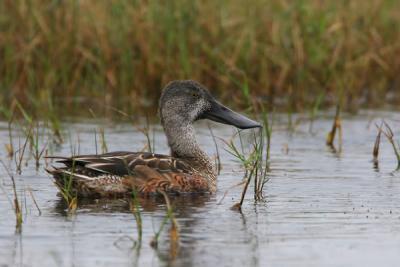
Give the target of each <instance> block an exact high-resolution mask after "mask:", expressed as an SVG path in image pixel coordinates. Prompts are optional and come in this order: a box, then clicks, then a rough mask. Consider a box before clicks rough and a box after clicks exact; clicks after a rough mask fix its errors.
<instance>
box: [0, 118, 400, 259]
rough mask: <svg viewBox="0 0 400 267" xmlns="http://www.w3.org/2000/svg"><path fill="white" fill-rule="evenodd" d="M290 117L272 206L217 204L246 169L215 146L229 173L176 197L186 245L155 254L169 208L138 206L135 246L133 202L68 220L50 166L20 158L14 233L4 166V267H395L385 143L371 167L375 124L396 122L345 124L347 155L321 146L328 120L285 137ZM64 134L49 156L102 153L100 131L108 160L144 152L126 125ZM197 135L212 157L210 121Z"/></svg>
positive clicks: (0, 132)
mask: <svg viewBox="0 0 400 267" xmlns="http://www.w3.org/2000/svg"><path fill="white" fill-rule="evenodd" d="M285 118H286V116H276V122H275V124H274V132H273V137H272V140H273V142H272V147H271V159H272V160H271V179H270V181H269V182H268V183H267V185H266V187H265V197H266V201H262V202H258V203H255V202H254V201H253V199H252V194H251V193H252V190H251V188H250V190H249V194H247V197H246V200H245V202H244V206H243V213H242V214H241V213H239V212H237V211H233V210H231V209H230V207H231V206H232V205H233V204H235V203H236V202H237V201H238V200H239V197H240V193H241V187H236V188H234V189H231V190H230V191H229V192H228V194H227V196H226V198H225V199H224V200H223V201H222V203H219V202H220V200H221V198H222V196H223V195H224V192H225V191H226V190H227V189H228V188H230V187H231V186H232V185H234V184H237V183H239V182H240V181H241V179H242V176H243V170H242V168H241V166H240V164H239V163H238V162H236V161H235V159H234V158H233V157H232V156H231V155H230V154H228V153H227V152H226V151H224V149H222V148H223V147H225V145H224V144H223V142H221V141H218V144H219V147H220V152H221V157H222V163H223V165H222V167H223V169H222V172H221V175H220V176H219V180H218V192H217V194H216V195H213V196H201V197H182V198H174V199H172V202H173V205H174V212H175V216H176V218H177V221H178V223H179V234H180V240H179V248H176V247H171V246H170V242H169V235H168V229H169V227H170V226H169V225H167V227H166V228H165V230H164V231H163V234H162V236H161V240H160V243H159V248H158V249H157V250H155V249H153V248H151V246H150V241H151V239H152V237H153V236H154V232H155V231H157V229H158V228H159V226H160V224H161V222H162V220H163V219H164V217H165V214H166V208H165V205H164V202H163V201H162V200H154V199H153V200H148V201H147V202H145V203H142V204H143V212H142V216H143V242H142V246H141V248H140V249H137V246H136V248H134V242H135V240H137V231H136V223H135V220H134V217H133V215H132V213H130V212H129V208H128V205H127V203H126V202H125V201H122V200H109V201H83V200H82V201H80V203H79V207H78V210H77V212H76V214H75V215H68V213H67V212H66V211H65V205H64V204H63V201H62V199H61V198H60V197H59V196H57V190H56V188H55V187H54V186H53V183H52V180H51V179H50V177H49V175H48V174H47V173H46V172H45V171H44V170H43V167H44V165H45V163H44V161H42V162H41V166H40V168H39V170H38V171H37V170H36V168H35V164H34V161H33V160H32V159H30V160H24V164H23V167H22V174H21V175H15V178H16V183H17V189H18V192H19V196H20V199H21V202H22V203H23V226H22V233H21V234H17V233H15V216H14V213H13V209H12V206H11V203H10V200H12V197H13V195H12V186H11V180H10V178H9V177H8V176H7V174H6V172H5V170H4V169H3V168H0V185H1V188H0V189H2V191H0V266H94V265H96V266H110V265H112V266H160V265H161V266H164V265H173V266H378V265H379V266H398V263H399V262H400V253H399V251H400V173H399V172H394V171H393V170H394V169H395V167H396V160H395V156H394V154H393V151H392V148H391V147H390V145H389V144H388V142H387V141H386V140H384V141H383V144H382V146H381V154H380V164H379V168H375V167H374V165H373V163H372V161H371V159H372V156H371V151H372V147H373V143H374V140H375V136H376V132H377V131H376V128H375V126H374V124H373V122H375V121H377V122H379V120H378V119H379V118H385V119H387V120H388V122H390V123H391V124H392V126H394V127H393V128H394V129H399V126H400V122H399V118H400V113H395V112H377V111H375V112H367V111H365V112H362V113H361V114H359V115H357V116H345V118H344V120H343V128H344V144H343V150H342V151H341V153H337V152H336V153H335V152H334V151H332V149H330V148H328V147H326V146H325V144H324V143H325V136H326V134H327V132H328V131H329V129H330V127H331V123H332V119H331V117H329V116H326V117H322V118H319V119H317V120H316V121H315V122H314V125H313V134H310V132H309V122H307V121H304V122H302V123H300V125H298V126H297V127H296V129H295V130H294V131H288V130H287V123H286V122H285ZM396 120H397V121H396ZM371 122H372V123H371ZM212 126H213V130H214V133H215V135H216V136H217V137H220V138H223V139H229V138H230V137H231V136H232V135H233V134H234V133H235V130H234V129H232V128H231V127H229V126H224V125H218V124H212ZM63 127H64V129H68V131H66V132H65V142H64V143H63V145H61V146H60V147H55V146H52V147H50V148H51V149H50V150H52V151H50V152H51V153H54V154H57V155H69V154H71V151H75V153H78V152H79V153H82V154H84V153H94V152H95V150H96V146H95V141H94V131H97V132H99V128H100V127H104V128H105V137H106V141H107V146H108V150H109V151H115V150H132V151H135V150H141V149H143V147H144V145H145V144H146V139H145V137H144V136H143V134H141V133H140V132H139V131H138V130H136V129H134V128H133V127H132V126H131V125H129V124H123V123H111V122H101V123H99V122H93V121H89V122H87V121H85V122H81V123H76V122H69V123H67V122H66V123H64V124H63ZM197 128H198V138H199V143H200V144H201V145H202V146H203V148H204V149H205V150H207V152H208V153H209V154H210V155H213V154H215V150H214V144H213V142H212V139H211V137H210V135H209V131H208V128H207V126H206V124H202V123H200V124H198V127H197ZM154 129H155V135H154V136H155V143H156V152H157V153H168V148H167V146H166V142H165V137H164V136H163V133H162V131H161V129H160V127H159V126H157V125H155V126H154ZM243 134H244V136H245V137H246V132H243ZM248 135H251V131H250V132H249V131H248V132H247V136H248ZM13 136H14V145H16V146H18V142H20V143H22V144H23V142H24V138H23V137H21V138H20V139H19V138H18V136H22V135H21V132H19V131H15V132H13ZM397 136H398V137H399V136H400V132H399V131H397ZM47 139H48V137H47V136H46V135H44V136H43V137H42V138H41V140H42V142H46V140H47ZM97 139H99V136H98V138H97ZM398 139H400V138H398ZM7 142H8V131H7V124H6V123H4V122H3V123H0V158H1V159H2V160H3V161H4V162H5V163H6V165H8V166H9V167H10V168H12V170H13V172H15V163H14V160H11V161H10V160H9V159H8V158H7V156H6V151H5V149H3V148H4V146H5V144H6V143H7ZM71 144H72V145H71ZM78 144H79V145H78ZM245 146H247V147H249V146H250V145H246V144H245ZM97 150H98V151H99V152H100V150H101V149H100V145H98V146H97ZM27 154H29V153H27ZM25 162H27V164H25ZM29 188H31V189H32V192H33V194H34V196H35V199H36V201H37V202H38V205H39V207H40V209H41V212H42V214H41V215H39V214H38V211H37V209H36V207H35V205H34V203H33V201H32V199H31V197H30V194H29Z"/></svg>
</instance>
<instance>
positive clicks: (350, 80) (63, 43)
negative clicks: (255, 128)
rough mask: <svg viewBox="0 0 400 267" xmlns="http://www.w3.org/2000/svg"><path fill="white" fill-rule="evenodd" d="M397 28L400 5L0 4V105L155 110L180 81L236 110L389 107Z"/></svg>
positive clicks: (261, 1)
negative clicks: (170, 85)
mask: <svg viewBox="0 0 400 267" xmlns="http://www.w3.org/2000/svg"><path fill="white" fill-rule="evenodd" d="M399 23H400V5H399V4H398V1H397V0H369V1H365V0H352V1H347V0H346V1H344V0H343V1H324V0H310V1H301V0H296V1H291V0H269V1H267V0H249V1H246V2H243V1H230V0H221V1H189V0H171V1H139V0H138V1H135V0H109V1H105V0H82V1H77V0H75V1H73V0H70V1H62V0H53V1H49V0H2V1H0V92H1V94H0V107H1V108H2V109H3V110H6V109H10V108H12V107H13V106H16V105H17V106H18V103H21V105H22V106H24V108H25V109H27V110H30V111H31V112H34V113H36V115H40V114H42V113H46V112H47V113H48V112H59V113H60V112H62V113H63V114H66V113H68V114H72V113H74V112H80V113H86V112H87V110H88V109H89V108H92V109H97V110H100V111H104V112H107V110H109V107H117V108H118V109H120V110H123V111H125V112H128V113H129V112H130V113H133V112H140V111H146V110H149V109H150V110H155V107H156V106H157V99H158V96H159V93H160V90H161V88H162V86H163V85H165V84H166V83H167V82H168V81H170V80H173V79H188V78H190V79H195V80H198V81H200V82H202V83H203V84H205V85H207V86H208V87H209V88H210V89H211V90H212V91H213V93H214V94H217V95H219V97H220V98H222V99H224V100H225V101H226V102H228V103H229V102H231V103H230V104H231V105H234V104H236V105H239V106H241V107H242V108H244V107H247V106H249V105H250V102H253V101H261V102H262V103H265V104H268V105H266V106H267V107H269V108H271V107H272V106H276V107H281V108H283V109H286V110H288V109H290V111H293V110H301V109H305V108H308V107H310V106H313V105H315V103H316V102H317V101H321V102H322V103H323V104H324V106H328V105H329V104H336V103H337V102H338V101H339V100H340V99H343V102H342V104H343V106H345V107H346V108H348V109H352V110H357V109H358V108H359V107H360V106H381V105H383V104H385V103H398V102H399V98H400V90H399V86H400V83H399V82H400V79H399V73H400V56H399V55H400V31H399V26H400V24H399ZM83 104H85V105H83ZM146 112H147V111H146Z"/></svg>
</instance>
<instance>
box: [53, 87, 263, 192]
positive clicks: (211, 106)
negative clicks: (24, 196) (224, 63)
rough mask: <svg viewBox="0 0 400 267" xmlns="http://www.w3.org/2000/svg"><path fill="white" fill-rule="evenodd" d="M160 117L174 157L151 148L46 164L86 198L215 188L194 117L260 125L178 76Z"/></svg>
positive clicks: (65, 187) (67, 186)
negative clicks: (178, 78) (152, 151)
mask: <svg viewBox="0 0 400 267" xmlns="http://www.w3.org/2000/svg"><path fill="white" fill-rule="evenodd" d="M160 117H161V123H162V125H163V127H164V130H165V133H166V136H167V140H168V145H169V147H170V148H171V156H167V155H160V154H153V153H148V152H112V153H107V154H102V155H85V156H75V157H53V158H55V159H57V162H59V163H63V164H64V166H63V167H59V168H58V167H53V168H52V169H47V171H48V172H49V173H51V174H52V175H53V177H54V179H55V181H56V185H57V186H58V187H59V188H60V190H68V191H72V193H74V194H78V195H80V196H85V197H108V196H120V195H126V194H129V193H131V192H132V191H135V192H138V193H140V194H152V193H157V192H160V191H163V192H166V193H178V194H180V193H206V192H209V193H213V192H215V191H216V177H217V174H216V171H215V168H214V165H213V163H212V161H211V160H210V158H209V157H208V156H207V154H206V153H205V152H203V150H202V149H201V148H200V147H199V145H198V144H197V142H196V138H195V130H194V127H193V125H192V124H193V122H194V121H196V120H199V119H204V118H208V119H211V120H214V121H217V122H221V123H226V124H231V125H234V126H236V127H238V128H242V129H246V128H254V127H260V124H258V123H257V122H254V121H252V120H250V119H248V118H246V117H244V116H242V115H240V114H238V113H235V112H233V111H231V110H230V109H228V108H226V107H224V106H222V105H221V104H220V103H218V102H217V101H216V100H215V99H214V98H213V97H212V96H211V95H210V93H209V92H208V91H207V90H206V89H205V88H204V87H203V86H202V85H200V84H199V83H196V82H194V81H174V82H171V83H169V84H168V85H167V86H166V88H165V89H164V90H163V94H162V96H161V98H160Z"/></svg>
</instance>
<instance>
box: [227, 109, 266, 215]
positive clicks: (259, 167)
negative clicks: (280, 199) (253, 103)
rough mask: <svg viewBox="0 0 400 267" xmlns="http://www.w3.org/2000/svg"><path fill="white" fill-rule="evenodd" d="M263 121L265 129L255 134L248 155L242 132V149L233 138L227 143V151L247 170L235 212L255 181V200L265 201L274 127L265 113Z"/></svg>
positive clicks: (234, 207)
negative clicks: (265, 187) (264, 192)
mask: <svg viewBox="0 0 400 267" xmlns="http://www.w3.org/2000/svg"><path fill="white" fill-rule="evenodd" d="M262 120H263V128H262V129H260V130H259V132H258V133H259V134H258V135H257V134H256V133H255V132H253V137H252V142H253V148H252V150H251V152H250V153H246V152H245V150H244V147H243V141H242V138H241V136H240V132H238V136H239V141H240V146H241V149H239V148H238V147H237V146H236V145H235V142H234V141H233V138H232V139H231V140H230V141H229V142H227V141H225V143H226V144H227V146H228V150H227V151H228V152H229V153H230V154H231V155H233V156H234V157H235V158H236V159H238V160H239V161H240V162H241V164H242V165H243V167H244V169H245V175H244V180H245V183H244V187H243V191H242V194H241V197H240V201H239V202H238V203H236V204H235V205H233V207H232V209H234V210H239V211H241V208H242V205H243V202H244V198H245V196H246V193H247V190H248V187H249V185H250V183H251V181H252V180H254V200H255V201H260V200H263V199H264V195H263V190H264V186H265V184H266V183H267V182H268V181H269V175H268V174H269V172H270V148H271V136H272V125H271V123H270V122H269V119H268V115H267V113H266V112H265V111H263V113H262ZM221 201H222V199H221ZM221 201H220V202H221Z"/></svg>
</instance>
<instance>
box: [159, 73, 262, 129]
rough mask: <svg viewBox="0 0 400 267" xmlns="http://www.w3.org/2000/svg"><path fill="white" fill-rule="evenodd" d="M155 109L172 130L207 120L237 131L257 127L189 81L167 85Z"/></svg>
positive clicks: (254, 122)
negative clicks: (233, 127) (230, 126)
mask: <svg viewBox="0 0 400 267" xmlns="http://www.w3.org/2000/svg"><path fill="white" fill-rule="evenodd" d="M159 108H160V109H159V112H160V117H161V121H162V122H163V123H168V122H173V124H174V126H179V125H182V126H183V125H187V124H191V123H193V122H195V121H197V120H200V119H209V120H212V121H216V122H220V123H224V124H229V125H233V126H235V127H237V128H240V129H249V128H257V127H261V124H259V123H258V122H256V121H253V120H251V119H249V118H247V117H245V116H243V115H241V114H239V113H237V112H234V111H232V110H231V109H229V108H227V107H225V106H224V105H222V104H221V103H219V102H218V101H217V100H216V99H215V98H214V97H213V96H212V95H211V94H210V92H209V91H208V90H207V89H206V88H205V87H204V86H203V85H201V84H199V83H198V82H195V81H192V80H182V81H172V82H170V83H169V84H168V85H167V86H166V87H165V88H164V90H163V92H162V95H161V98H160V103H159ZM177 124H179V125H177Z"/></svg>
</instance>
